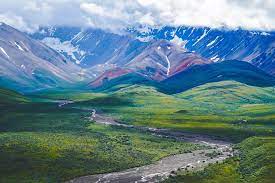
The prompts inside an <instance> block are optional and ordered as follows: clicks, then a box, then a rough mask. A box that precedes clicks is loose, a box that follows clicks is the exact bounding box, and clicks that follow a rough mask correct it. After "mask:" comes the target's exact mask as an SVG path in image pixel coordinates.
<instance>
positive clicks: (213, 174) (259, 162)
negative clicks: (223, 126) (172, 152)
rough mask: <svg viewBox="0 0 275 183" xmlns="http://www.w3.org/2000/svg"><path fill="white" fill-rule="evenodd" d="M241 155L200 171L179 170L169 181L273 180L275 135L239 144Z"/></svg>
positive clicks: (259, 182) (232, 182)
mask: <svg viewBox="0 0 275 183" xmlns="http://www.w3.org/2000/svg"><path fill="white" fill-rule="evenodd" d="M236 148H237V149H238V151H239V157H235V158H231V159H229V160H227V161H225V162H223V163H221V164H212V165H209V166H208V167H206V168H205V170H203V171H199V172H178V173H177V176H175V177H169V179H168V180H166V181H165V182H167V183H170V182H171V183H172V182H173V183H185V182H186V183H189V182H192V183H251V182H253V183H273V182H274V180H275V174H274V172H275V153H274V152H275V137H250V138H248V139H246V140H244V141H243V142H241V143H240V144H238V145H237V147H236Z"/></svg>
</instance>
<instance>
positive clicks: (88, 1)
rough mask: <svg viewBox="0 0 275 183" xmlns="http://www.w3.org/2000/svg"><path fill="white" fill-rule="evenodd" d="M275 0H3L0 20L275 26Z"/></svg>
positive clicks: (26, 26)
mask: <svg viewBox="0 0 275 183" xmlns="http://www.w3.org/2000/svg"><path fill="white" fill-rule="evenodd" d="M274 12H275V0H242V1H240V0H192V1H186V0H116V1H113V0H104V1H103V0H58V1H56V0H26V1H18V0H9V1H6V0H0V21H3V22H7V23H8V24H11V25H12V26H15V27H17V28H19V29H21V30H24V31H32V30H35V29H36V28H37V27H38V26H39V25H72V26H74V25H75V26H83V27H85V26H94V27H99V28H103V29H111V30H113V31H120V30H121V29H123V28H125V27H128V26H135V25H138V24H147V25H150V26H153V25H159V26H162V25H191V26H209V27H215V28H217V27H221V26H228V27H230V28H236V27H242V28H245V29H259V30H275V21H274V20H275V13H274Z"/></svg>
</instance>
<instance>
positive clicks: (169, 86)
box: [162, 60, 275, 93]
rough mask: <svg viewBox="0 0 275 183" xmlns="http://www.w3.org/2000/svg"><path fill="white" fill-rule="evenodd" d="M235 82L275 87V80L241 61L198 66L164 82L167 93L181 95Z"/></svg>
mask: <svg viewBox="0 0 275 183" xmlns="http://www.w3.org/2000/svg"><path fill="white" fill-rule="evenodd" d="M226 80H234V81H237V82H241V83H244V84H248V85H251V86H260V87H268V86H274V85H275V78H274V77H273V76H270V75H268V74H266V73H265V72H264V71H262V70H260V69H258V68H257V67H255V66H253V65H251V64H249V63H247V62H240V61H234V60H230V61H224V62H220V63H214V64H207V65H196V66H193V67H192V68H190V69H188V70H186V71H183V72H181V73H178V74H176V75H174V76H172V77H170V78H168V79H166V80H164V81H163V82H162V84H164V85H166V90H164V91H165V92H167V93H179V92H182V91H185V90H188V89H190V88H193V87H196V86H199V85H203V84H206V83H210V82H218V81H226Z"/></svg>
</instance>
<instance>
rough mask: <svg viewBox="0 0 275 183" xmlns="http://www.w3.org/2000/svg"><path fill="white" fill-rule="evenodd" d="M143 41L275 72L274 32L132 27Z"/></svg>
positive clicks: (213, 59)
mask: <svg viewBox="0 0 275 183" xmlns="http://www.w3.org/2000/svg"><path fill="white" fill-rule="evenodd" d="M129 31H130V32H131V33H133V34H135V35H136V36H137V38H139V39H141V40H151V39H165V40H169V41H172V42H176V43H178V44H180V45H181V46H183V47H184V48H187V49H188V50H190V51H193V52H196V53H198V54H200V55H201V56H202V57H205V58H208V59H211V60H212V61H214V62H218V61H224V60H234V59H236V60H241V61H247V62H250V63H252V64H254V65H255V66H257V67H259V68H261V69H262V70H264V71H266V72H268V73H270V74H272V75H275V33H274V32H261V31H248V30H241V29H238V30H228V29H211V28H207V27H185V26H181V27H167V26H166V27H162V28H158V29H157V28H148V27H147V28H146V27H145V28H144V27H143V28H137V29H131V30H129Z"/></svg>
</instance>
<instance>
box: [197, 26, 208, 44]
mask: <svg viewBox="0 0 275 183" xmlns="http://www.w3.org/2000/svg"><path fill="white" fill-rule="evenodd" d="M209 31H210V30H206V29H205V30H204V32H203V34H202V36H201V37H200V38H199V39H198V40H197V41H196V42H195V43H194V44H193V46H194V45H196V44H197V43H198V42H200V41H201V40H202V39H203V38H204V37H205V36H206V35H207V34H208V32H209Z"/></svg>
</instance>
